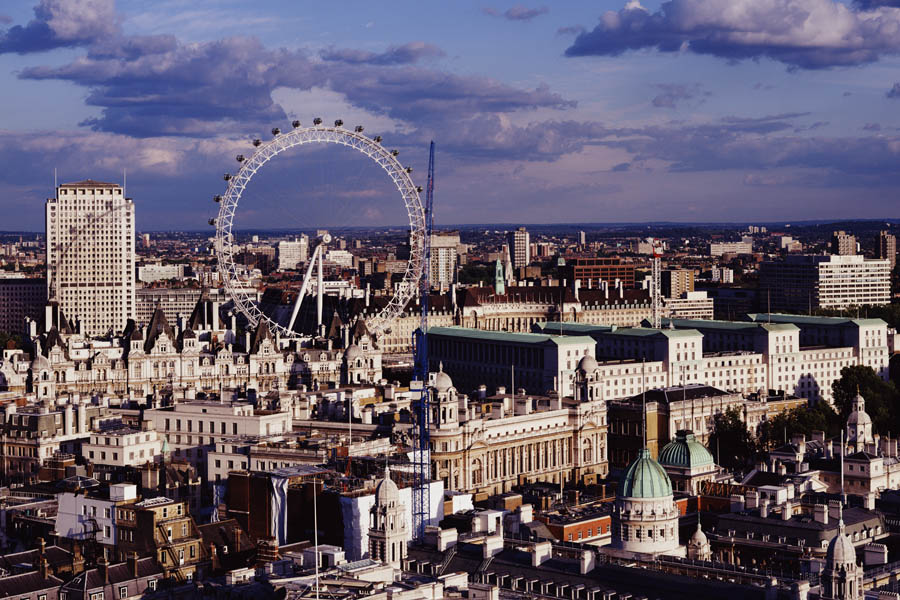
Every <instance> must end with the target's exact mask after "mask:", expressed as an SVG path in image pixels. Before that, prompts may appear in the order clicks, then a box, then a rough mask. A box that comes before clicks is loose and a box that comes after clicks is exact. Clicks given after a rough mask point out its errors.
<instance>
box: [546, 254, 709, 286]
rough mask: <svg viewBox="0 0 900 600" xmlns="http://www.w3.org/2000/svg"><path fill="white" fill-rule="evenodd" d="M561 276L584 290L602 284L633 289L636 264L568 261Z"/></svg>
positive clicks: (616, 260) (607, 259) (605, 260)
mask: <svg viewBox="0 0 900 600" xmlns="http://www.w3.org/2000/svg"><path fill="white" fill-rule="evenodd" d="M561 276H562V277H563V278H564V279H566V280H567V282H568V283H572V284H574V283H575V282H576V281H578V282H579V283H580V286H581V287H583V288H598V289H599V288H600V287H601V285H602V282H606V284H607V285H608V286H609V287H625V288H633V287H634V284H635V276H634V263H629V262H625V261H624V260H622V259H620V258H614V257H602V258H573V259H570V260H567V261H566V266H565V267H563V269H562V275H561ZM692 289H693V288H692Z"/></svg>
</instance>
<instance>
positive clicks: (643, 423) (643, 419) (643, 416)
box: [641, 357, 647, 448]
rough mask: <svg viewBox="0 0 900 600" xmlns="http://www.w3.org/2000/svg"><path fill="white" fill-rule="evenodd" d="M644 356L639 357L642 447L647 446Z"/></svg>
mask: <svg viewBox="0 0 900 600" xmlns="http://www.w3.org/2000/svg"><path fill="white" fill-rule="evenodd" d="M644 364H645V363H644V358H643V357H642V358H641V389H642V390H643V392H641V431H642V432H643V436H644V438H643V439H644V448H646V447H647V376H646V374H645V371H644Z"/></svg>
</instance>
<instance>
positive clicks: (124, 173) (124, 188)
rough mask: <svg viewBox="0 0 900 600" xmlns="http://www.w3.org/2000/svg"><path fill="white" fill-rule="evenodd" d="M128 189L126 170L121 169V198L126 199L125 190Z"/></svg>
mask: <svg viewBox="0 0 900 600" xmlns="http://www.w3.org/2000/svg"><path fill="white" fill-rule="evenodd" d="M126 189H128V169H125V168H123V169H122V197H123V198H127V197H128V194H127V193H126V192H125V190H126Z"/></svg>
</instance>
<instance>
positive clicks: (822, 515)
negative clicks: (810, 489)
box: [813, 504, 828, 525]
mask: <svg viewBox="0 0 900 600" xmlns="http://www.w3.org/2000/svg"><path fill="white" fill-rule="evenodd" d="M813 521H815V522H816V523H822V524H823V525H828V505H827V504H816V505H815V506H813Z"/></svg>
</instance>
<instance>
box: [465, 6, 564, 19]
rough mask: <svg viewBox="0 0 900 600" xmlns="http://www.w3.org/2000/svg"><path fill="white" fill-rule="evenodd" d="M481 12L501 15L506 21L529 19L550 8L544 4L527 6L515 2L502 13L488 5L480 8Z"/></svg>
mask: <svg viewBox="0 0 900 600" xmlns="http://www.w3.org/2000/svg"><path fill="white" fill-rule="evenodd" d="M481 12H483V13H484V14H486V15H488V16H491V17H503V18H504V19H506V20H507V21H530V20H532V19H534V18H535V17H539V16H541V15H545V14H547V13H548V12H550V9H549V8H547V7H546V6H541V7H538V8H527V7H525V6H523V5H521V4H516V5H515V6H513V7H512V8H509V9H507V10H506V11H504V12H502V13H501V12H500V11H499V10H497V9H496V8H490V7H488V8H482V9H481Z"/></svg>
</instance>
